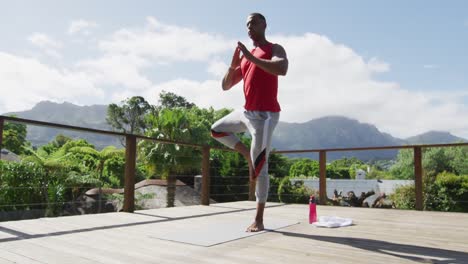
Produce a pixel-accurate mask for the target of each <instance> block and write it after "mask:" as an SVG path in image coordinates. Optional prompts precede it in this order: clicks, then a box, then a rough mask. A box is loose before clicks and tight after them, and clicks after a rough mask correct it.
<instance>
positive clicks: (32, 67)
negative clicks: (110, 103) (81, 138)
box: [0, 52, 104, 113]
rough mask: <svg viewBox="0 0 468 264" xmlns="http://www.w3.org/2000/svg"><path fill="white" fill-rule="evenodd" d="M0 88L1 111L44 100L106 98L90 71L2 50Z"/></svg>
mask: <svg viewBox="0 0 468 264" xmlns="http://www.w3.org/2000/svg"><path fill="white" fill-rule="evenodd" d="M0 87H1V94H2V96H1V97H0V113H4V112H10V111H17V110H23V109H30V108H31V107H32V106H33V105H35V104H36V103H37V102H39V101H43V100H50V101H65V100H66V101H70V102H76V103H80V101H81V102H82V101H83V100H84V99H86V98H93V99H96V98H102V97H104V93H103V91H102V90H101V89H98V88H97V87H96V86H95V85H94V84H93V83H92V82H91V81H90V78H89V77H88V76H87V74H86V73H83V72H80V71H76V70H73V69H57V68H54V67H50V66H48V65H45V64H43V63H41V62H39V61H38V60H36V59H33V58H26V57H20V56H15V55H11V54H8V53H4V52H0Z"/></svg>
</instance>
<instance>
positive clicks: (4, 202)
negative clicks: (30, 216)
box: [0, 161, 47, 211]
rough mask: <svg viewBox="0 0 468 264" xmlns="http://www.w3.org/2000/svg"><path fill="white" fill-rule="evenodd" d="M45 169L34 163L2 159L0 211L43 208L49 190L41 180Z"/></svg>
mask: <svg viewBox="0 0 468 264" xmlns="http://www.w3.org/2000/svg"><path fill="white" fill-rule="evenodd" d="M44 176H45V173H44V169H43V168H42V166H40V165H36V164H34V163H17V162H1V161H0V187H1V188H0V211H14V210H24V209H36V208H41V205H31V204H35V203H36V204H37V203H41V202H43V201H44V197H45V196H46V195H47V190H43V189H41V188H40V187H41V186H42V184H41V182H42V181H43V179H44Z"/></svg>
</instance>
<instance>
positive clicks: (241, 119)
mask: <svg viewBox="0 0 468 264" xmlns="http://www.w3.org/2000/svg"><path fill="white" fill-rule="evenodd" d="M266 27H267V23H266V19H265V17H264V16H263V15H261V14H259V13H252V14H250V15H249V16H248V17H247V32H248V35H249V37H250V38H251V39H252V41H253V44H254V46H255V48H254V49H253V50H252V51H249V50H247V48H246V47H245V46H244V44H242V43H241V42H238V43H237V47H236V49H235V51H234V55H233V57H232V62H231V66H230V67H229V69H228V71H227V72H226V74H225V76H224V78H223V81H222V88H223V90H225V91H226V90H229V89H231V88H232V87H233V86H234V85H236V84H237V83H239V82H240V81H241V80H243V81H244V95H245V105H244V108H245V111H234V112H232V113H231V114H229V115H227V116H225V117H224V118H222V119H220V120H218V121H217V122H216V123H214V124H213V126H212V127H211V134H212V136H213V137H214V138H215V139H216V140H218V141H219V142H221V143H223V144H225V145H226V146H228V147H230V148H233V149H235V150H237V151H238V152H239V153H241V154H242V155H243V156H244V157H245V158H246V159H247V161H248V164H249V176H250V181H251V182H253V183H256V188H255V196H256V201H257V212H256V216H255V221H254V222H253V223H252V224H251V225H250V226H249V227H248V228H247V230H246V231H247V232H257V231H261V230H263V229H264V225H263V212H264V209H265V203H266V200H267V198H268V188H269V185H270V178H269V176H268V155H269V152H270V145H271V137H272V134H273V130H274V128H275V127H276V124H277V123H278V120H279V112H280V110H281V109H280V105H279V103H278V100H277V94H278V75H286V72H287V70H288V59H287V58H286V52H285V50H284V48H283V47H281V46H280V45H278V44H273V43H270V42H269V41H267V40H266V38H265V30H266ZM241 53H242V56H241ZM247 130H248V131H249V132H250V135H251V136H252V144H251V147H250V151H249V149H248V148H247V147H246V146H245V145H244V144H243V143H242V142H240V140H239V138H238V137H236V136H235V135H234V133H241V132H245V131H247Z"/></svg>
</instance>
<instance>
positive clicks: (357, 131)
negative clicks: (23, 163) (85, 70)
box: [4, 101, 467, 160]
mask: <svg viewBox="0 0 468 264" xmlns="http://www.w3.org/2000/svg"><path fill="white" fill-rule="evenodd" d="M4 115H16V116H18V117H20V118H26V119H33V120H40V121H46V122H52V123H59V124H66V125H73V126H81V127H89V128H95V129H102V130H112V129H111V127H110V126H109V125H108V124H107V122H106V115H107V106H106V105H92V106H77V105H74V104H71V103H62V104H58V103H53V102H48V101H45V102H41V103H38V104H37V105H36V106H34V107H33V108H32V109H31V110H28V111H23V112H15V113H6V114H4ZM58 133H62V134H65V135H67V136H70V137H73V138H84V139H86V140H87V141H89V142H90V143H92V144H94V145H95V146H96V147H97V148H100V149H101V148H103V147H105V146H108V145H114V146H117V147H121V146H122V145H121V143H120V140H119V138H117V137H113V136H107V135H96V134H91V133H80V132H75V131H69V130H62V129H51V128H43V127H36V126H28V136H27V139H28V140H29V141H31V142H32V144H33V145H34V146H40V145H44V144H46V143H48V142H50V141H51V140H53V139H54V138H55V136H56V135H57V134H58ZM460 141H464V142H466V141H467V140H466V139H463V138H459V137H455V136H453V135H451V134H450V133H447V132H436V131H430V132H427V133H424V134H421V135H418V136H414V137H411V138H407V139H399V138H395V137H393V136H391V135H389V134H386V133H382V132H380V131H379V130H378V129H377V128H376V127H375V126H374V125H371V124H366V123H361V122H359V121H357V120H354V119H350V118H347V117H342V116H328V117H323V118H318V119H314V120H310V121H308V122H305V123H287V122H279V124H278V126H277V128H276V130H275V132H274V135H273V139H272V146H273V148H275V149H278V150H294V149H297V150H301V149H324V148H347V147H349V148H352V147H372V146H398V145H407V144H430V143H453V142H460ZM397 153H398V150H375V151H354V152H351V151H347V152H328V153H327V160H334V159H339V158H342V157H357V158H360V159H363V160H369V159H393V158H395V156H396V154H397ZM289 156H291V157H309V158H314V159H317V158H318V154H317V153H308V154H294V155H293V154H291V155H289Z"/></svg>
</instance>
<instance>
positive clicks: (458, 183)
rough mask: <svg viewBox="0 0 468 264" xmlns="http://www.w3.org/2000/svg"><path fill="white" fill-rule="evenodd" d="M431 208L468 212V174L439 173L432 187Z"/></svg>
mask: <svg viewBox="0 0 468 264" xmlns="http://www.w3.org/2000/svg"><path fill="white" fill-rule="evenodd" d="M431 193H432V195H431V196H430V197H432V198H433V199H432V201H431V205H432V206H431V208H428V209H434V210H438V211H447V212H449V211H450V212H468V175H460V176H458V175H455V174H453V173H449V172H442V173H439V174H438V175H437V177H436V180H435V182H434V187H433V189H432V192H431Z"/></svg>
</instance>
